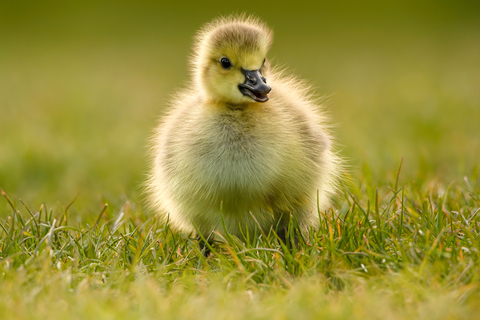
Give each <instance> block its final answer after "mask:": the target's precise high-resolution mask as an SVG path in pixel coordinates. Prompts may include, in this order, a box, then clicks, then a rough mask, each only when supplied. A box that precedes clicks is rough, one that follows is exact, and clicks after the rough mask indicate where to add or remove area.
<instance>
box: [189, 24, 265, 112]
mask: <svg viewBox="0 0 480 320" xmlns="http://www.w3.org/2000/svg"><path fill="white" fill-rule="evenodd" d="M271 43H272V32H271V31H270V30H269V29H268V28H267V27H266V26H265V25H264V24H262V23H261V22H260V21H258V20H257V19H255V18H245V17H243V16H241V17H229V18H222V19H219V20H216V21H214V22H212V23H210V24H207V25H206V26H205V27H204V28H203V29H202V30H201V31H200V33H199V34H198V36H197V39H196V44H195V50H194V52H193V57H192V69H193V75H194V80H195V82H196V84H197V85H199V86H200V88H201V89H202V90H203V91H204V92H205V94H206V96H207V98H208V99H211V100H214V101H218V102H222V103H226V104H230V105H246V104H250V103H256V102H266V101H267V100H268V93H269V92H270V90H271V87H270V86H269V85H268V84H267V79H268V75H267V65H266V55H267V52H268V50H269V48H270V45H271Z"/></svg>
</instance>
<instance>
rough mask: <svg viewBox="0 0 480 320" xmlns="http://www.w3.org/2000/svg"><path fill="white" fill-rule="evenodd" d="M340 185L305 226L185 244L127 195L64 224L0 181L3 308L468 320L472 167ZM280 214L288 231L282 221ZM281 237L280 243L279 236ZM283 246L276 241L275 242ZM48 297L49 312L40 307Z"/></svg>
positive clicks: (475, 275)
mask: <svg viewBox="0 0 480 320" xmlns="http://www.w3.org/2000/svg"><path fill="white" fill-rule="evenodd" d="M374 187H375V186H373V185H360V186H358V187H353V188H351V189H352V190H353V191H352V192H349V191H346V194H345V196H344V198H343V199H340V200H339V201H338V209H336V210H331V211H329V212H324V213H323V212H322V213H320V214H321V215H322V225H321V229H320V230H318V232H311V233H310V234H309V236H308V237H305V238H300V240H299V245H298V248H296V247H295V245H293V242H294V241H293V240H292V238H291V237H290V238H288V239H287V244H284V243H282V242H280V241H279V240H278V238H277V237H276V235H275V234H274V233H273V232H270V233H269V234H261V235H257V236H256V237H251V238H250V239H249V241H247V242H246V243H244V241H240V240H239V239H238V238H235V237H233V236H230V235H223V237H224V239H225V243H218V244H215V245H214V246H213V248H212V249H213V250H212V253H211V255H210V256H209V257H207V258H205V257H204V256H203V255H202V253H201V252H200V250H199V247H198V241H197V240H195V239H192V238H190V237H189V236H188V235H183V234H174V233H172V232H171V230H170V229H169V228H168V224H166V223H163V222H161V221H158V219H157V218H156V217H155V216H153V217H151V216H150V217H148V216H145V215H144V214H143V213H142V212H141V211H139V210H135V209H132V205H131V204H130V203H128V202H127V203H126V204H125V205H124V206H123V207H120V208H112V207H110V206H108V204H105V206H104V208H103V209H102V210H101V211H100V212H99V214H98V217H97V218H96V219H94V220H91V221H82V222H81V223H71V222H69V213H68V206H66V207H65V209H64V210H58V211H54V210H51V209H48V208H47V206H46V205H42V206H41V207H40V208H39V209H37V210H34V209H31V208H29V207H28V205H27V204H25V203H23V201H21V200H18V201H14V200H12V199H11V198H9V196H8V195H7V194H6V193H5V192H3V191H2V194H3V195H4V197H5V200H6V202H7V203H8V205H9V206H10V211H11V213H10V214H9V215H8V217H7V218H6V219H4V220H2V221H1V222H0V224H1V231H0V259H1V260H0V271H1V282H2V286H1V289H0V294H1V296H2V297H3V298H2V299H1V301H0V311H1V313H2V315H3V317H4V318H6V319H7V318H15V319H36V318H38V319H40V318H44V317H49V318H53V319H56V318H58V319H65V318H72V319H76V318H78V319H83V318H88V317H95V318H99V319H101V318H105V319H108V318H115V319H123V318H125V319H127V318H128V319H129V318H140V319H144V318H145V319H149V318H153V317H160V316H161V317H162V318H167V319H170V318H171V319H177V318H182V317H185V318H191V317H195V318H200V319H207V318H216V319H217V318H218V319H225V318H228V319H243V318H246V317H248V318H252V319H263V318H269V319H290V318H297V319H298V318H305V319H315V318H318V317H327V318H329V319H330V318H335V319H364V318H365V317H367V316H368V317H369V318H372V319H405V318H407V317H413V318H420V317H421V318H425V319H453V318H455V319H473V318H474V317H475V316H476V314H477V312H478V308H479V307H480V305H479V301H480V300H478V298H480V269H479V268H478V264H479V261H480V260H479V259H480V242H479V233H480V184H479V180H478V172H476V173H474V174H473V175H472V176H471V177H465V180H464V181H463V182H461V183H452V184H450V185H449V186H446V187H445V186H440V185H437V186H428V185H425V186H421V187H419V186H415V185H410V186H401V185H400V183H399V181H398V180H397V181H392V183H391V184H390V185H389V186H388V190H384V191H383V192H382V191H379V190H380V189H378V188H376V193H375V196H374V198H372V199H369V198H368V197H367V196H366V194H368V192H366V189H367V188H374ZM294 228H295V225H291V229H290V230H292V231H293V230H294ZM289 241H290V243H289ZM287 247H288V248H287ZM52 308H53V309H52Z"/></svg>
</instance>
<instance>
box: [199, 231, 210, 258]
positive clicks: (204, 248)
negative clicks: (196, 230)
mask: <svg viewBox="0 0 480 320" xmlns="http://www.w3.org/2000/svg"><path fill="white" fill-rule="evenodd" d="M197 240H198V247H199V249H200V252H202V253H203V255H204V256H205V257H208V256H209V255H210V253H211V250H210V247H212V245H213V241H212V240H210V237H208V238H207V239H206V241H205V240H203V238H202V237H201V236H200V235H198V234H197Z"/></svg>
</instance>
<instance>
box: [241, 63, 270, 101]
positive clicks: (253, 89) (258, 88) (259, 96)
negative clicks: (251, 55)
mask: <svg viewBox="0 0 480 320" xmlns="http://www.w3.org/2000/svg"><path fill="white" fill-rule="evenodd" d="M243 72H244V73H245V82H244V83H242V84H239V85H238V89H239V90H240V92H241V93H242V94H243V95H244V96H249V97H250V98H252V99H253V100H255V101H257V102H266V101H268V96H267V94H268V93H269V92H270V91H271V90H272V88H270V86H269V85H268V84H267V83H266V79H265V77H263V76H262V74H261V73H260V70H244V71H243Z"/></svg>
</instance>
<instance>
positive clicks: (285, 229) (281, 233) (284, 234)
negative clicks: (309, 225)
mask: <svg viewBox="0 0 480 320" xmlns="http://www.w3.org/2000/svg"><path fill="white" fill-rule="evenodd" d="M288 234H289V229H288V227H282V228H280V229H279V230H278V231H277V236H278V237H279V238H280V240H281V241H282V242H283V243H284V244H285V245H286V246H287V248H290V247H291V243H292V241H291V239H290V238H289V239H287V235H288ZM293 236H294V237H295V239H294V245H295V248H296V249H298V234H297V229H296V228H294V229H293Z"/></svg>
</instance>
